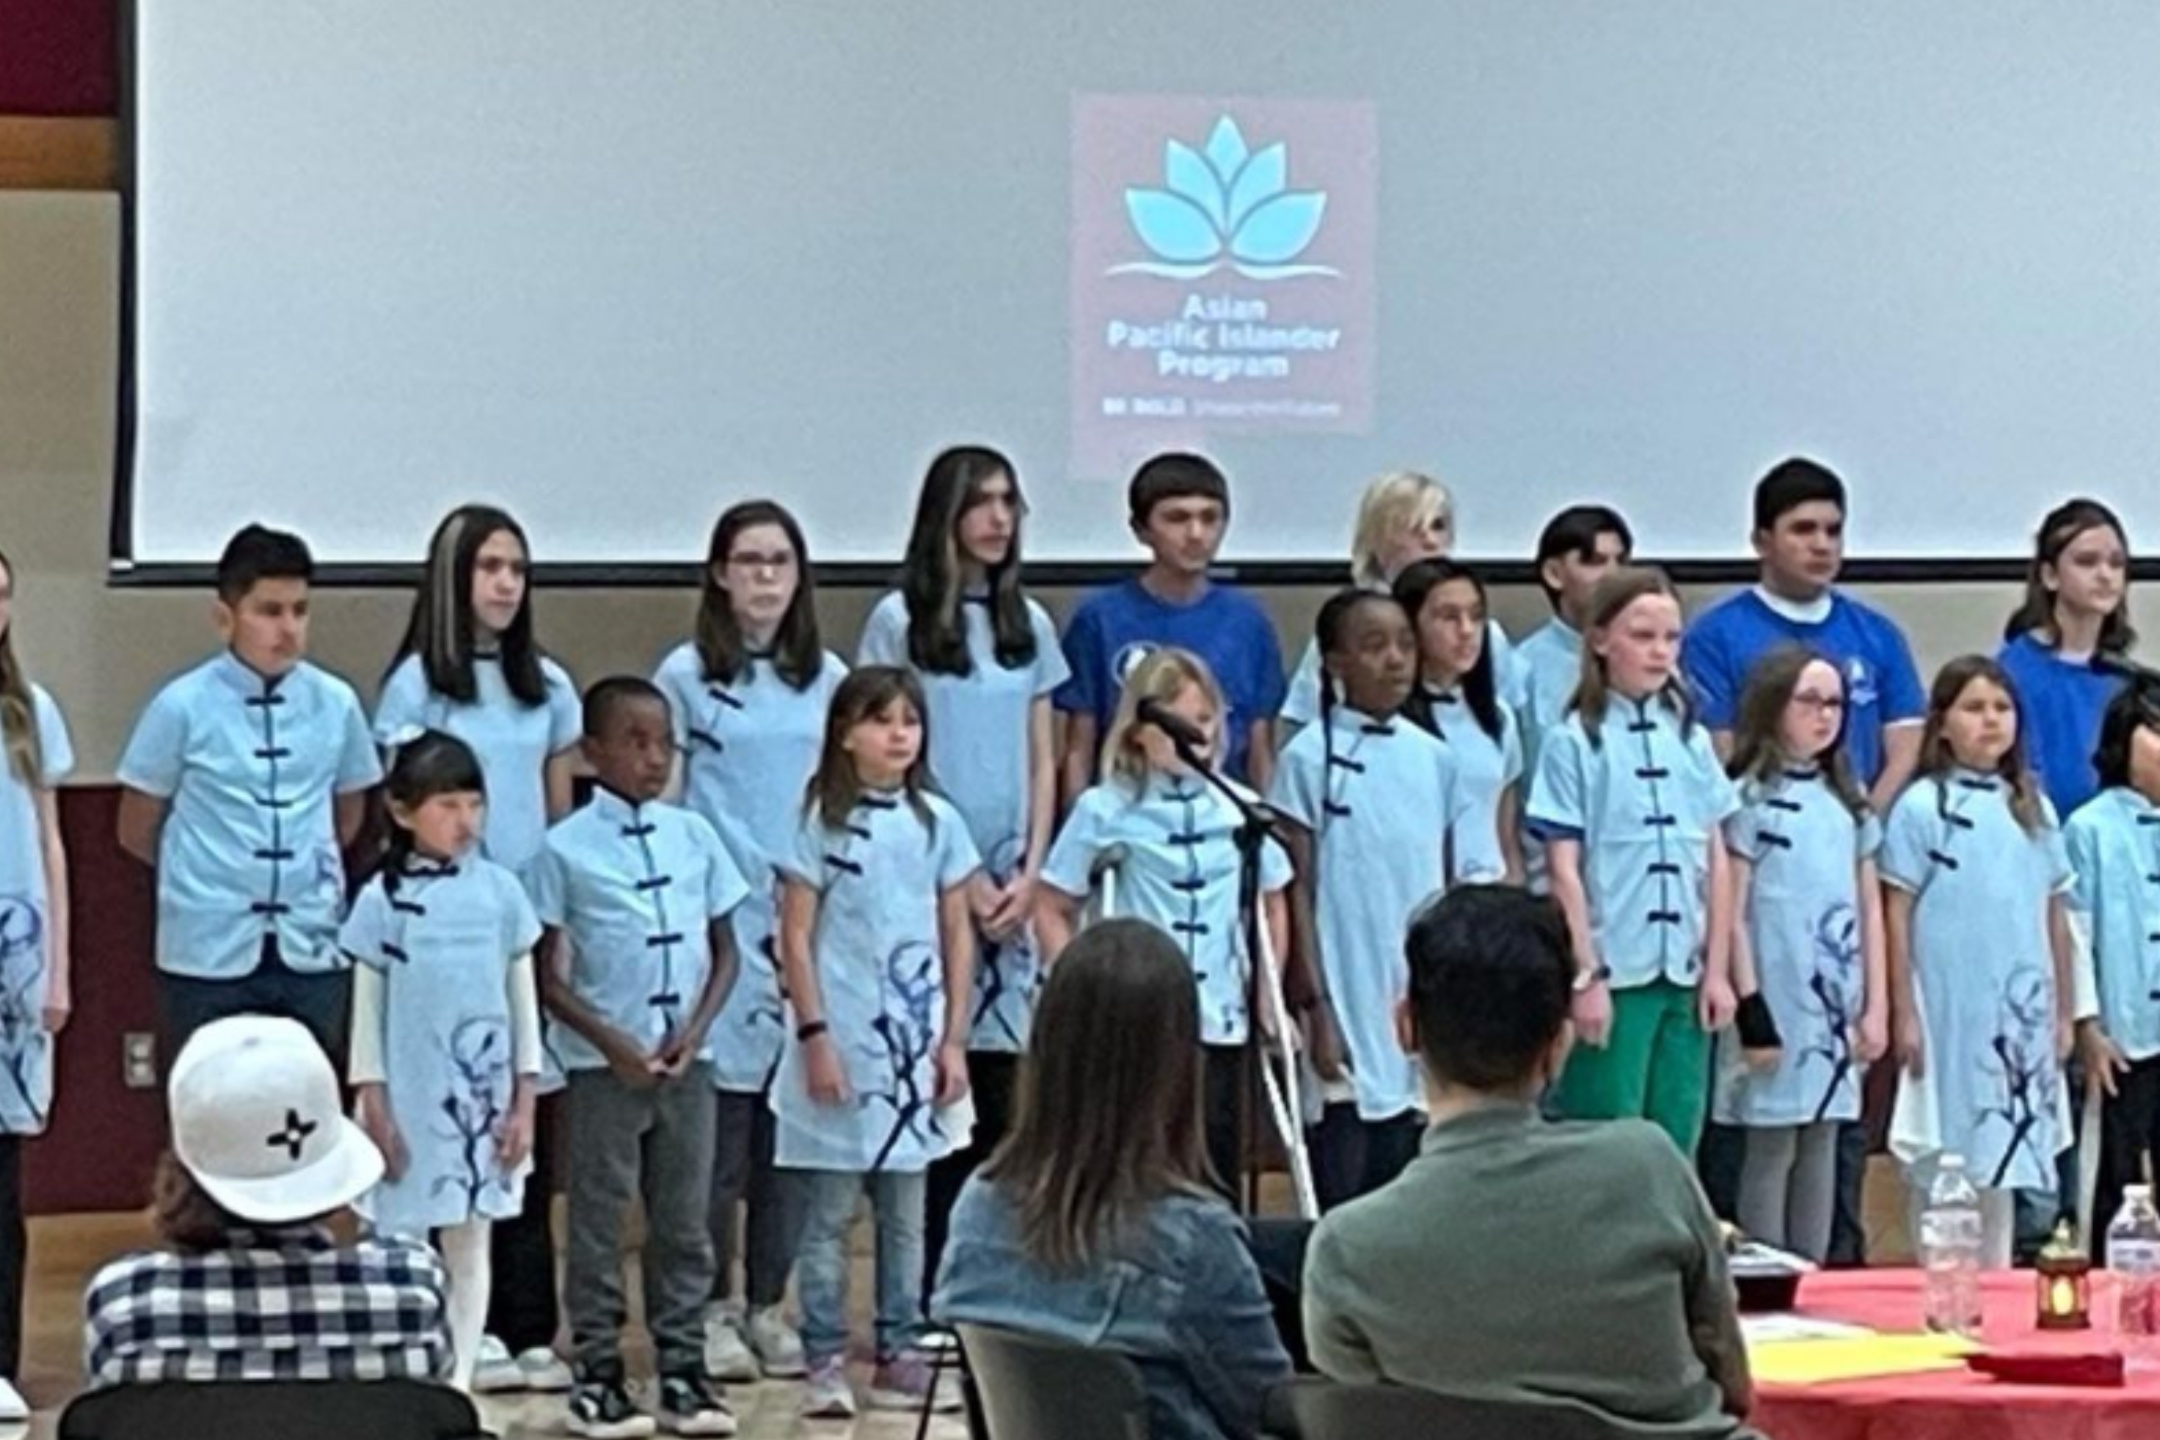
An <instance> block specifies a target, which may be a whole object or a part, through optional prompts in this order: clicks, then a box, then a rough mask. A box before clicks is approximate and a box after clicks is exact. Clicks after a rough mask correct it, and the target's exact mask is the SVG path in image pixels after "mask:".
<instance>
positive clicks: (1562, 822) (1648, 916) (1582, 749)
mask: <svg viewBox="0 0 2160 1440" xmlns="http://www.w3.org/2000/svg"><path fill="white" fill-rule="evenodd" d="M1739 808H1740V799H1739V795H1738V794H1737V793H1736V792H1735V790H1734V789H1733V784H1732V781H1731V780H1729V779H1727V778H1726V776H1725V769H1724V767H1723V766H1722V765H1720V764H1719V763H1718V758H1717V754H1716V752H1715V751H1713V750H1712V749H1711V748H1710V732H1709V731H1707V730H1705V729H1704V728H1703V727H1702V726H1701V725H1689V726H1687V727H1686V728H1685V729H1683V728H1682V725H1681V721H1680V717H1679V715H1678V714H1677V713H1676V712H1675V711H1674V709H1673V708H1672V706H1671V705H1669V704H1667V703H1666V702H1665V700H1664V699H1663V698H1661V697H1658V696H1652V697H1650V698H1649V699H1645V700H1630V699H1628V698H1626V697H1624V696H1621V695H1619V694H1614V695H1613V696H1612V697H1611V698H1610V700H1609V701H1608V703H1607V706H1606V710H1605V717H1604V719H1603V721H1602V722H1601V723H1600V724H1599V725H1598V726H1597V727H1595V734H1594V735H1593V733H1592V728H1591V727H1590V726H1589V724H1588V722H1587V721H1586V720H1585V719H1584V717H1583V715H1582V714H1581V712H1579V711H1578V712H1576V713H1575V714H1573V715H1570V716H1569V717H1568V719H1567V722H1566V723H1565V724H1563V725H1559V726H1556V727H1555V728H1554V729H1553V730H1552V731H1550V732H1549V733H1548V734H1547V735H1546V736H1545V748H1544V750H1543V752H1542V753H1541V755H1540V756H1539V758H1538V770H1537V776H1536V778H1535V779H1534V780H1533V781H1532V783H1531V787H1530V821H1531V823H1532V824H1533V825H1535V826H1536V827H1537V830H1538V833H1539V834H1540V835H1542V836H1543V837H1544V838H1545V839H1546V840H1548V841H1550V840H1554V839H1574V840H1579V841H1580V842H1581V843H1582V861H1581V864H1582V883H1583V893H1584V894H1585V896H1587V897H1588V900H1589V903H1590V928H1591V931H1592V933H1593V935H1594V936H1595V942H1596V949H1597V955H1598V959H1599V960H1600V961H1601V962H1603V963H1604V964H1606V965H1608V966H1610V967H1611V968H1612V983H1613V988H1614V989H1617V990H1627V989H1633V988H1636V987H1638V986H1643V985H1648V984H1650V983H1651V982H1653V981H1655V980H1658V979H1661V978H1662V979H1665V980H1668V981H1671V982H1672V983H1673V984H1675V985H1693V984H1695V983H1696V982H1697V981H1699V980H1701V979H1702V974H1703V951H1704V943H1703V942H1704V933H1705V931H1706V930H1707V929H1708V928H1709V897H1708V891H1707V886H1708V883H1709V875H1710V847H1711V846H1713V845H1722V844H1723V843H1724V841H1723V839H1722V838H1721V837H1720V833H1719V831H1720V827H1722V826H1723V824H1724V822H1725V819H1726V817H1727V816H1729V815H1731V814H1732V813H1733V812H1734V811H1735V810H1737V809H1739Z"/></svg>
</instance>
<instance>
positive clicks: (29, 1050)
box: [0, 685, 75, 1135]
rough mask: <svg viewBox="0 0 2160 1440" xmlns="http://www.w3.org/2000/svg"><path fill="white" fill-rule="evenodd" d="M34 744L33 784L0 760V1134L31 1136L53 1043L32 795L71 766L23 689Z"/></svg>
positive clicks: (51, 715)
mask: <svg viewBox="0 0 2160 1440" xmlns="http://www.w3.org/2000/svg"><path fill="white" fill-rule="evenodd" d="M30 714H31V723H32V724H33V725H34V726H35V727H36V732H37V743H38V784H37V787H36V788H35V789H33V788H32V787H31V786H28V785H25V784H24V783H23V782H22V779H21V777H20V776H18V775H16V773H15V767H14V766H13V765H12V764H10V763H9V762H8V760H7V759H6V757H5V756H4V755H0V1132H5V1133H6V1134H9V1135H36V1134H39V1133H41V1132H42V1131H43V1130H44V1129H45V1121H46V1119H47V1117H48V1116H49V1115H50V1114H51V1113H52V1089H53V1040H52V1036H50V1035H48V1034H47V1033H46V1032H45V997H46V995H47V994H48V992H49V990H50V988H51V984H52V969H53V961H54V960H55V959H57V958H59V957H57V956H55V955H54V954H53V953H52V946H53V941H54V939H55V938H56V937H55V936H54V935H53V932H52V895H51V893H50V892H49V891H48V890H47V889H46V885H45V834H44V829H43V827H42V826H41V825H40V824H39V821H38V791H39V790H51V789H53V788H54V787H55V786H57V785H58V784H59V783H60V782H61V780H63V779H64V778H66V776H67V773H68V772H69V771H70V770H73V769H74V768H75V748H74V746H73V745H72V744H70V743H69V740H68V730H67V722H66V721H65V720H63V719H62V718H61V715H60V707H59V706H58V705H55V704H54V703H53V698H52V696H50V695H48V694H47V693H46V692H45V691H44V689H43V688H42V687H40V686H37V685H32V686H31V687H30Z"/></svg>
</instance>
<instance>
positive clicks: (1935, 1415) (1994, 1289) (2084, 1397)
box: [1748, 1270, 2160, 1440]
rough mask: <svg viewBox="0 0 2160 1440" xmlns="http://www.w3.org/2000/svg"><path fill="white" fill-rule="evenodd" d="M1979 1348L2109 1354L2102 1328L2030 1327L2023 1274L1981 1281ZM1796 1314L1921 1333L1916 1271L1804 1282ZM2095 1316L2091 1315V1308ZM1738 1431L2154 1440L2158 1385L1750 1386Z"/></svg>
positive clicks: (1830, 1437) (1851, 1438) (1786, 1439)
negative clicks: (1751, 1396) (1983, 1311)
mask: <svg viewBox="0 0 2160 1440" xmlns="http://www.w3.org/2000/svg"><path fill="white" fill-rule="evenodd" d="M1982 1285H1983V1287H1984V1289H1985V1292H1986V1301H1987V1322H1986V1329H1985V1330H1984V1332H1983V1335H1982V1339H1983V1341H1984V1342H1985V1343H1986V1345H1987V1346H1988V1348H1990V1349H1994V1350H2004V1351H2010V1352H2014V1353H2026V1352H2040V1351H2060V1352H2064V1353H2069V1354H2086V1353H2091V1352H2094V1351H2099V1350H2109V1349H2113V1348H2115V1347H2114V1337H2113V1336H2112V1335H2111V1334H2109V1333H2108V1331H2107V1329H2106V1328H2105V1321H2104V1320H2103V1321H2102V1328H2098V1329H2094V1330H2088V1331H2084V1332H2081V1333H2071V1334H2063V1333H2060V1332H2048V1333H2042V1332H2040V1331H2037V1330H2035V1329H2034V1328H2033V1277H2032V1276H2031V1275H2030V1274H2028V1273H2019V1274H2002V1275H1988V1276H1985V1277H1984V1278H1983V1280H1982ZM1799 1308H1800V1313H1802V1314H1804V1315H1816V1316H1821V1317H1823V1318H1825V1319H1830V1320H1848V1321H1851V1322H1853V1323H1855V1324H1860V1325H1868V1326H1871V1327H1873V1328H1875V1329H1877V1330H1916V1329H1918V1328H1919V1325H1920V1272H1919V1271H1917V1270H1848V1271H1842V1272H1832V1273H1828V1274H1822V1275H1810V1276H1809V1277H1808V1278H1807V1279H1806V1280H1805V1281H1803V1282H1802V1284H1801V1286H1800V1305H1799ZM2096 1308H2097V1307H2096ZM1748 1419H1749V1422H1750V1423H1751V1424H1753V1425H1754V1426H1755V1427H1756V1428H1757V1429H1759V1430H1761V1431H1762V1432H1763V1433H1764V1434H1766V1435H1769V1436H1770V1437H1771V1440H2160V1376H2153V1377H2148V1376H2143V1375H2133V1376H2131V1377H2130V1378H2129V1381H2128V1383H2127V1384H2126V1385H2124V1386H2123V1388H2121V1389H2119V1390H2113V1389H2109V1390H2103V1389H2085V1388H2080V1387H2076V1386H2053V1385H2005V1384H2002V1383H1999V1382H1997V1381H1994V1380H1989V1379H1986V1378H1985V1377H1983V1376H1980V1375H1976V1374H1974V1373H1972V1372H1971V1371H1967V1370H1944V1371H1937V1372H1932V1373H1929V1374H1923V1375H1900V1376H1897V1377H1895V1378H1891V1379H1883V1380H1853V1381H1847V1382H1845V1383H1842V1384H1837V1385H1805V1386H1802V1385H1760V1386H1757V1387H1756V1391H1755V1412H1754V1414H1752V1415H1750V1416H1749V1417H1748Z"/></svg>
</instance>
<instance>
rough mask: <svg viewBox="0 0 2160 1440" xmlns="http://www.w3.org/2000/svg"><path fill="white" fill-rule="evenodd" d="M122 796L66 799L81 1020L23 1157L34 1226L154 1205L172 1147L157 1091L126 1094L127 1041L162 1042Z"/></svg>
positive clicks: (140, 884) (71, 1029)
mask: <svg viewBox="0 0 2160 1440" xmlns="http://www.w3.org/2000/svg"><path fill="white" fill-rule="evenodd" d="M119 798H120V795H119V791H118V790H116V789H114V788H112V787H110V786H99V787H94V788H93V787H83V788H74V787H70V788H68V789H64V790H62V791H61V792H60V825H61V830H62V833H63V834H65V836H66V837H67V846H68V871H69V886H68V888H69V892H70V894H71V896H72V899H73V905H72V919H73V926H74V941H73V945H72V947H71V948H72V949H73V951H74V973H73V978H74V991H75V1014H74V1017H73V1018H72V1019H71V1020H70V1021H69V1022H68V1027H67V1030H66V1031H65V1032H64V1033H63V1034H62V1035H61V1037H60V1053H59V1059H58V1074H57V1083H56V1085H55V1094H54V1100H53V1114H52V1124H51V1127H50V1128H49V1129H48V1130H47V1132H46V1133H45V1135H44V1136H43V1137H42V1138H41V1139H39V1140H37V1141H36V1142H34V1143H33V1144H32V1145H30V1147H29V1148H28V1149H27V1150H26V1151H25V1153H24V1157H23V1192H24V1193H23V1200H24V1204H25V1207H26V1208H27V1209H28V1211H29V1213H31V1214H33V1215H52V1214H62V1213H66V1212H70V1211H80V1210H133V1209H137V1208H139V1207H140V1206H142V1205H143V1204H144V1203H145V1202H146V1201H147V1200H148V1199H149V1194H150V1172H151V1168H152V1167H153V1166H154V1165H155V1163H156V1161H157V1157H158V1153H159V1151H160V1150H162V1149H163V1147H164V1144H165V1101H164V1091H163V1088H162V1071H163V1067H164V1064H165V1062H166V1061H168V1060H169V1059H170V1058H171V1057H170V1056H168V1055H166V1054H164V1052H163V1046H162V1043H161V1044H160V1049H159V1054H158V1062H159V1069H160V1080H161V1083H160V1086H159V1087H158V1088H155V1089H150V1090H130V1089H128V1088H127V1087H126V1085H125V1083H124V1080H123V1075H122V1070H121V1038H122V1037H123V1036H124V1035H125V1034H127V1032H129V1031H131V1030H136V1031H148V1032H150V1033H152V1034H156V1033H157V1031H158V1004H157V988H156V986H157V982H156V974H155V969H154V966H153V964H152V959H151V949H150V944H151V933H152V919H153V914H154V911H153V908H152V904H151V895H150V872H149V871H148V870H146V869H144V868H143V867H142V866H141V865H138V864H136V863H135V862H134V861H133V860H131V859H129V858H128V857H127V856H126V855H124V854H122V853H121V851H120V847H119V846H118V845H117V844H115V843H114V841H113V815H114V812H115V811H116V810H117V809H118V807H119Z"/></svg>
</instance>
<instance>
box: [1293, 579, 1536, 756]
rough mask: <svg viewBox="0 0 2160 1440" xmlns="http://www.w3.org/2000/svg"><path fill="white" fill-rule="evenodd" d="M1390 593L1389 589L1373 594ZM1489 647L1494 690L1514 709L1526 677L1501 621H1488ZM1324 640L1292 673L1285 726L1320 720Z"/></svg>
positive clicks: (1312, 645)
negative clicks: (1322, 644) (1321, 664)
mask: <svg viewBox="0 0 2160 1440" xmlns="http://www.w3.org/2000/svg"><path fill="white" fill-rule="evenodd" d="M1373 593H1374V594H1377V595H1385V594H1387V593H1388V592H1387V590H1386V588H1385V587H1382V588H1380V589H1377V590H1375V591H1374V592H1373ZM1485 645H1486V648H1487V649H1489V650H1491V651H1492V663H1493V672H1492V673H1493V690H1494V693H1495V694H1497V695H1498V696H1499V697H1500V703H1501V704H1502V705H1503V706H1506V707H1508V708H1510V709H1513V708H1515V707H1516V706H1517V705H1519V704H1520V703H1521V700H1522V687H1523V683H1524V678H1525V677H1524V674H1523V669H1522V665H1521V663H1520V662H1519V661H1518V660H1517V658H1516V655H1515V647H1514V646H1513V645H1511V644H1509V643H1508V637H1507V631H1505V630H1503V629H1501V628H1500V622H1499V621H1497V620H1487V621H1486V622H1485ZM1320 678H1321V669H1320V640H1319V637H1317V636H1315V637H1314V638H1312V639H1310V640H1307V641H1306V642H1305V649H1304V652H1303V653H1302V654H1300V655H1299V656H1298V663H1297V669H1296V670H1295V671H1293V672H1292V673H1291V676H1290V689H1289V691H1288V692H1287V693H1286V694H1285V695H1284V696H1283V703H1282V709H1281V710H1280V711H1278V712H1277V713H1278V714H1279V715H1280V716H1281V717H1282V720H1283V722H1284V723H1285V724H1288V725H1295V726H1297V727H1299V728H1300V729H1302V728H1303V727H1305V726H1307V725H1310V724H1312V723H1313V722H1314V721H1316V720H1318V719H1319V718H1320Z"/></svg>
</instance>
